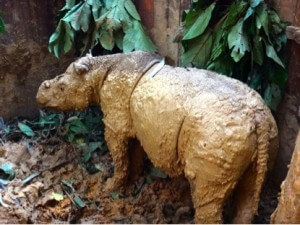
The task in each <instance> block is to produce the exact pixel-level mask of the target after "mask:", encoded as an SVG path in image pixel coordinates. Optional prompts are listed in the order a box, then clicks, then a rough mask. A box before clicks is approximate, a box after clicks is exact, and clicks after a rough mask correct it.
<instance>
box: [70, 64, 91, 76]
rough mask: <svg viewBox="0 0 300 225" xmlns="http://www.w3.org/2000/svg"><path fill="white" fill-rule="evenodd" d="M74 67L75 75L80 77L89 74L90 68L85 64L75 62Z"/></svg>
mask: <svg viewBox="0 0 300 225" xmlns="http://www.w3.org/2000/svg"><path fill="white" fill-rule="evenodd" d="M73 67H74V71H75V73H76V74H78V75H82V74H84V73H87V72H88V71H89V66H88V65H87V64H85V63H81V62H75V63H74V64H73Z"/></svg>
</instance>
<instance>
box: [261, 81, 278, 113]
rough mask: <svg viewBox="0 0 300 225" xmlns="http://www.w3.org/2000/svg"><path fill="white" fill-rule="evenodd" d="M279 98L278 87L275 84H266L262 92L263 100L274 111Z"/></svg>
mask: <svg viewBox="0 0 300 225" xmlns="http://www.w3.org/2000/svg"><path fill="white" fill-rule="evenodd" d="M281 98H282V95H281V90H280V88H279V87H278V86H277V85H276V84H270V85H268V87H267V89H266V90H265V93H264V100H265V102H266V104H267V105H268V106H269V107H270V108H271V109H272V110H274V111H275V110H276V109H277V107H278V105H279V103H280V101H281Z"/></svg>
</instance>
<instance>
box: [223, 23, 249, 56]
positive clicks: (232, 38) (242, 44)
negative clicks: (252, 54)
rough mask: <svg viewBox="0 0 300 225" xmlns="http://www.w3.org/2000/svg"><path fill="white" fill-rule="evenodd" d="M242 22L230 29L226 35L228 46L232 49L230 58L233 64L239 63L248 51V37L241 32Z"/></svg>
mask: <svg viewBox="0 0 300 225" xmlns="http://www.w3.org/2000/svg"><path fill="white" fill-rule="evenodd" d="M243 25H244V21H243V19H240V21H239V22H238V23H237V24H236V25H235V26H233V27H232V29H231V31H230V33H229V35H228V46H229V49H232V48H233V49H232V52H231V57H232V58H233V60H234V61H235V62H239V61H240V60H241V59H242V58H243V57H244V55H245V53H246V51H249V50H250V48H249V42H248V37H247V36H246V35H245V33H244V30H243Z"/></svg>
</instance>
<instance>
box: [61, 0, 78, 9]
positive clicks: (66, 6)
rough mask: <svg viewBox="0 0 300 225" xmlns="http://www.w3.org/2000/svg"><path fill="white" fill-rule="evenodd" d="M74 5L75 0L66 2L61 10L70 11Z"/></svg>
mask: <svg viewBox="0 0 300 225" xmlns="http://www.w3.org/2000/svg"><path fill="white" fill-rule="evenodd" d="M75 3H76V0H66V5H65V6H64V7H63V8H62V9H61V10H67V9H71V8H72V7H73V6H74V5H75Z"/></svg>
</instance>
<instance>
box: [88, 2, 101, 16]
mask: <svg viewBox="0 0 300 225" xmlns="http://www.w3.org/2000/svg"><path fill="white" fill-rule="evenodd" d="M87 3H88V4H89V5H90V6H92V12H93V17H94V20H97V19H98V18H99V17H100V15H101V9H102V6H103V5H102V3H101V1H100V0H87Z"/></svg>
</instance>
